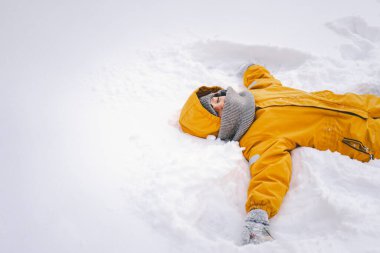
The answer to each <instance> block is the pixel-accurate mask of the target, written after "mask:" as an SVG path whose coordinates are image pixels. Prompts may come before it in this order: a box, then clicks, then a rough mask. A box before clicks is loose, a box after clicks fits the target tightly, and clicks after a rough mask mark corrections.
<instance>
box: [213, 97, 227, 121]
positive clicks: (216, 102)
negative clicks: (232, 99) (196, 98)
mask: <svg viewBox="0 0 380 253" xmlns="http://www.w3.org/2000/svg"><path fill="white" fill-rule="evenodd" d="M225 99H226V96H220V97H213V98H211V106H212V107H213V108H214V110H215V111H216V113H217V114H218V116H219V117H222V111H223V107H224V100H225Z"/></svg>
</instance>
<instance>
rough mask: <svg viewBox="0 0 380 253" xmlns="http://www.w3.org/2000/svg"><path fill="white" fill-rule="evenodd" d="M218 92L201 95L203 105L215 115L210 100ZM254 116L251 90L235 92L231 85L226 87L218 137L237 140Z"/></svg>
mask: <svg viewBox="0 0 380 253" xmlns="http://www.w3.org/2000/svg"><path fill="white" fill-rule="evenodd" d="M218 93H219V92H216V93H211V94H209V95H206V96H203V97H201V98H200V99H199V100H200V101H201V104H202V105H203V107H205V108H206V109H207V110H208V111H209V112H210V113H212V114H214V115H215V116H217V113H216V112H215V110H214V108H212V106H211V104H210V101H211V99H212V98H213V97H214V96H215V95H217V94H218ZM254 118H255V99H254V97H253V95H252V93H251V92H249V91H243V92H240V93H236V91H234V90H233V89H232V88H231V87H228V88H227V94H226V100H225V104H224V108H223V113H222V119H221V126H220V129H219V134H218V138H220V139H222V140H226V141H230V140H233V141H239V140H240V138H241V137H242V136H243V135H244V134H245V132H246V131H247V130H248V128H249V127H250V126H251V124H252V122H253V120H254Z"/></svg>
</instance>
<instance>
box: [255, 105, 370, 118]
mask: <svg viewBox="0 0 380 253" xmlns="http://www.w3.org/2000/svg"><path fill="white" fill-rule="evenodd" d="M286 106H294V107H307V108H316V109H320V110H327V111H333V112H339V113H344V114H348V115H351V116H355V117H359V118H361V119H365V120H366V119H367V118H366V117H363V116H361V115H359V114H356V113H353V112H347V111H341V110H334V109H329V108H323V107H318V106H308V105H268V106H265V107H260V106H256V111H258V110H261V109H266V108H269V107H286Z"/></svg>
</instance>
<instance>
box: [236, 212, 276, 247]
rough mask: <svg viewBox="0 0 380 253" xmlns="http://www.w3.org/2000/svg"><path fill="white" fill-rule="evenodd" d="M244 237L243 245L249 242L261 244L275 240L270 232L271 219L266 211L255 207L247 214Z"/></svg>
mask: <svg viewBox="0 0 380 253" xmlns="http://www.w3.org/2000/svg"><path fill="white" fill-rule="evenodd" d="M242 239H243V245H245V244H248V243H253V244H259V243H262V242H267V241H272V240H273V238H272V236H271V235H270V233H269V220H268V214H267V212H266V211H264V210H261V209H253V210H251V211H250V212H249V213H248V214H247V217H246V218H245V224H244V228H243V235H242Z"/></svg>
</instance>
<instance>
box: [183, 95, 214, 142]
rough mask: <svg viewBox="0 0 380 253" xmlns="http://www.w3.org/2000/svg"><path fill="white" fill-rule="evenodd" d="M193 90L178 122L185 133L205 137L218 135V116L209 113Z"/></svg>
mask: <svg viewBox="0 0 380 253" xmlns="http://www.w3.org/2000/svg"><path fill="white" fill-rule="evenodd" d="M197 91H198V89H197V90H195V91H194V92H193V93H192V94H191V95H190V97H189V98H188V100H187V101H186V103H185V105H184V106H183V108H182V111H181V115H180V117H179V124H180V125H181V127H182V130H183V131H184V132H185V133H189V134H191V135H194V136H197V137H201V138H206V137H207V136H208V135H215V136H217V135H218V132H219V128H220V118H219V117H217V116H215V115H213V114H211V113H209V112H208V111H207V110H206V109H205V108H204V107H203V106H202V104H201V102H200V101H199V99H198V96H197Z"/></svg>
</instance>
